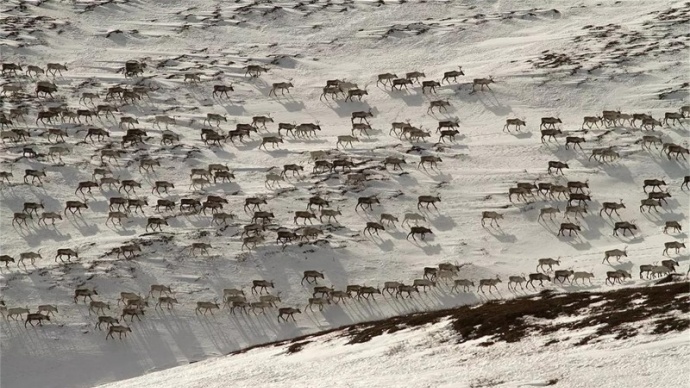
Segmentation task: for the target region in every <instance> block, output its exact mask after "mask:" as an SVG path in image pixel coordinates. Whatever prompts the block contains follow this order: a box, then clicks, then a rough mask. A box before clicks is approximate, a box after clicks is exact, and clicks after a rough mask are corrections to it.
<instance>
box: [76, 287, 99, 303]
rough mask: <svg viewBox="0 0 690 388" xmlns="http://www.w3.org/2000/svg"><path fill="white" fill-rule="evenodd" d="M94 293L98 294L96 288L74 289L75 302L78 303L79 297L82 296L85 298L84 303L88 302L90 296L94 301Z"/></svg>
mask: <svg viewBox="0 0 690 388" xmlns="http://www.w3.org/2000/svg"><path fill="white" fill-rule="evenodd" d="M94 295H98V292H96V289H95V288H91V289H89V288H77V289H76V290H74V303H77V298H78V297H80V296H81V297H83V298H84V300H83V302H84V303H86V298H89V300H91V301H92V302H93V296H94Z"/></svg>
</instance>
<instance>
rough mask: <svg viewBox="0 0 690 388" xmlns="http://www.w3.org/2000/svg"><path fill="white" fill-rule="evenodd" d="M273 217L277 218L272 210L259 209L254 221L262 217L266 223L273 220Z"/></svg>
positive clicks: (253, 217) (253, 218)
mask: <svg viewBox="0 0 690 388" xmlns="http://www.w3.org/2000/svg"><path fill="white" fill-rule="evenodd" d="M273 218H275V216H274V215H273V213H271V212H263V211H257V212H255V213H254V215H253V216H252V222H256V221H257V220H259V219H261V220H263V222H264V223H266V222H268V220H271V219H273Z"/></svg>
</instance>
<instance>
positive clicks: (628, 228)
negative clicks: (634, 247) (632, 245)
mask: <svg viewBox="0 0 690 388" xmlns="http://www.w3.org/2000/svg"><path fill="white" fill-rule="evenodd" d="M618 229H622V230H623V236H625V234H626V232H630V234H632V235H633V236H635V233H633V230H637V225H635V224H634V223H631V222H627V221H623V222H616V223H615V224H614V227H613V235H614V236H618Z"/></svg>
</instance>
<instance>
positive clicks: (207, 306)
mask: <svg viewBox="0 0 690 388" xmlns="http://www.w3.org/2000/svg"><path fill="white" fill-rule="evenodd" d="M214 309H216V310H220V305H219V304H218V303H216V300H215V299H214V301H213V302H196V309H194V312H195V314H197V315H198V314H199V313H200V312H201V310H204V315H206V313H207V312H211V315H213V310H214Z"/></svg>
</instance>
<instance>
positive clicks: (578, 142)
mask: <svg viewBox="0 0 690 388" xmlns="http://www.w3.org/2000/svg"><path fill="white" fill-rule="evenodd" d="M543 133H544V131H542V134H543ZM586 142H587V141H586V140H585V138H584V137H579V136H566V138H565V149H566V150H567V149H569V148H568V145H569V144H574V145H573V149H575V148H577V147H579V148H580V150H582V143H586Z"/></svg>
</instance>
